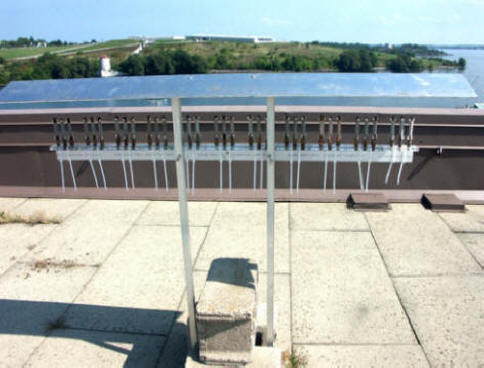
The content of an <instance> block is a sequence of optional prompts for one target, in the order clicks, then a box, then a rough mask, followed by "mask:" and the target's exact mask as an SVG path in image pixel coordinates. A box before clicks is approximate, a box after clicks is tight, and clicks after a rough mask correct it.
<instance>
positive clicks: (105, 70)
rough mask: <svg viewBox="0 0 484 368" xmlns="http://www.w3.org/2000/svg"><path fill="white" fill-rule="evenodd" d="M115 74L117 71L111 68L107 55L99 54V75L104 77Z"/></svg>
mask: <svg viewBox="0 0 484 368" xmlns="http://www.w3.org/2000/svg"><path fill="white" fill-rule="evenodd" d="M117 74H118V72H116V71H114V70H111V60H110V59H109V56H107V55H103V56H101V60H100V69H99V75H100V76H101V77H103V78H105V77H114V76H116V75H117Z"/></svg>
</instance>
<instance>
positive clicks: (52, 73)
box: [0, 44, 466, 85]
mask: <svg viewBox="0 0 484 368" xmlns="http://www.w3.org/2000/svg"><path fill="white" fill-rule="evenodd" d="M356 45H358V44H356ZM356 45H355V46H354V47H347V48H346V49H345V50H344V51H343V52H341V53H340V54H339V55H338V56H332V57H329V56H327V55H308V54H304V52H301V53H299V54H298V53H294V52H288V51H284V52H279V53H276V52H269V53H267V54H263V55H249V57H246V58H241V57H239V56H237V53H236V52H235V51H233V50H229V49H228V48H222V49H220V50H218V51H216V52H214V53H211V54H205V55H203V54H201V53H200V54H196V53H189V52H187V51H185V50H183V49H182V48H177V49H159V50H148V52H147V53H146V54H137V55H130V56H129V57H128V58H126V59H125V60H124V61H122V62H120V63H119V64H116V62H114V63H113V68H114V69H116V70H119V71H120V72H122V73H123V74H126V75H163V74H202V73H207V72H209V71H211V70H221V71H230V70H264V71H273V72H280V71H293V72H312V71H321V70H332V69H336V70H338V71H340V72H365V73H367V72H372V71H374V70H375V68H376V67H377V66H378V65H380V66H385V67H386V68H387V69H388V70H390V71H392V72H396V73H410V72H413V73H417V72H421V71H423V70H424V69H429V70H432V68H433V65H434V64H435V65H439V66H440V65H442V66H447V67H455V68H459V69H464V68H465V64H466V62H465V59H462V58H461V59H459V60H458V61H451V60H445V59H441V58H436V57H434V58H422V57H418V56H416V55H415V54H412V53H410V52H400V53H397V54H395V55H392V57H391V58H385V59H386V61H385V62H384V61H383V60H384V59H383V58H382V56H381V54H379V53H377V52H374V51H373V50H372V49H371V48H369V47H363V48H356ZM98 73H99V62H98V60H95V59H89V58H87V57H82V56H80V55H76V56H75V57H72V58H69V57H64V56H58V55H55V54H50V53H46V54H44V55H43V56H41V57H39V58H38V59H32V60H28V61H21V62H20V61H19V62H7V61H6V60H4V59H2V58H1V57H0V85H3V84H6V83H8V82H9V81H11V80H32V79H61V78H87V77H96V76H98Z"/></svg>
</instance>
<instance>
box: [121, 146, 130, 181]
mask: <svg viewBox="0 0 484 368" xmlns="http://www.w3.org/2000/svg"><path fill="white" fill-rule="evenodd" d="M121 163H122V165H123V176H124V185H125V186H126V190H129V185H128V174H127V173H126V160H125V159H124V152H123V153H122V156H121Z"/></svg>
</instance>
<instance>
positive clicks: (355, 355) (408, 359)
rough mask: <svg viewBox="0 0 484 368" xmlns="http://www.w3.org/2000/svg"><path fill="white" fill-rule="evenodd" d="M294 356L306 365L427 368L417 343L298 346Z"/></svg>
mask: <svg viewBox="0 0 484 368" xmlns="http://www.w3.org/2000/svg"><path fill="white" fill-rule="evenodd" d="M295 352H296V355H297V356H299V357H300V358H303V359H304V358H305V359H306V361H307V365H306V366H305V367H307V368H313V367H314V368H319V367H372V368H399V367H400V368H425V367H429V364H428V362H427V360H426V359H425V355H424V353H423V352H422V349H421V347H420V346H410V345H385V346H382V345H361V346H350V345H340V346H334V345H333V346H331V345H297V346H296V347H295Z"/></svg>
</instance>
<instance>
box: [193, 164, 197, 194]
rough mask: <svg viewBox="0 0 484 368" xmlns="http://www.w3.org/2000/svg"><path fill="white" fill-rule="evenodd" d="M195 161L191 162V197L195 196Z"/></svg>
mask: <svg viewBox="0 0 484 368" xmlns="http://www.w3.org/2000/svg"><path fill="white" fill-rule="evenodd" d="M195 163H196V161H195V159H193V160H192V195H193V194H195Z"/></svg>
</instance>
